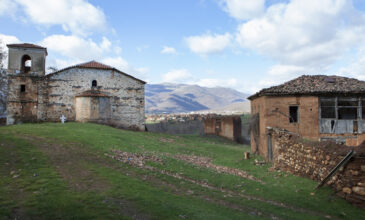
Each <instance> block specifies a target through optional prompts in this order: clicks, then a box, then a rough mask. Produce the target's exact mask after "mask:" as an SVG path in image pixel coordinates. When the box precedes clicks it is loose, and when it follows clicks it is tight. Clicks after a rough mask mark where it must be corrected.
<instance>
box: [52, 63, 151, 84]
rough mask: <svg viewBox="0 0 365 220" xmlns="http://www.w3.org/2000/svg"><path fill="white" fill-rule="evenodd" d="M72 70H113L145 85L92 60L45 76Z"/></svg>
mask: <svg viewBox="0 0 365 220" xmlns="http://www.w3.org/2000/svg"><path fill="white" fill-rule="evenodd" d="M72 68H86V69H103V70H114V71H116V72H118V73H120V74H123V75H126V76H128V77H131V78H132V79H135V80H137V81H140V82H141V83H143V84H146V82H145V81H143V80H140V79H137V78H135V77H133V76H131V75H129V74H126V73H124V72H122V71H120V70H118V69H116V68H114V67H111V66H108V65H105V64H102V63H99V62H96V61H94V60H93V61H90V62H86V63H81V64H77V65H73V66H69V67H66V68H64V69H61V70H58V71H56V72H53V73H50V74H48V75H47V76H52V75H54V74H58V73H60V72H62V71H65V70H68V69H72Z"/></svg>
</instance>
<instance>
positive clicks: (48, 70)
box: [47, 66, 58, 73]
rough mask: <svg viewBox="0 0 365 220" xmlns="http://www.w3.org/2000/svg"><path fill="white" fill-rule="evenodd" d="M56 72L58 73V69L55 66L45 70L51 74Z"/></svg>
mask: <svg viewBox="0 0 365 220" xmlns="http://www.w3.org/2000/svg"><path fill="white" fill-rule="evenodd" d="M57 71H58V68H57V67H55V66H50V67H48V68H47V72H48V73H53V72H57Z"/></svg>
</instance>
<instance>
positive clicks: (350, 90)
mask: <svg viewBox="0 0 365 220" xmlns="http://www.w3.org/2000/svg"><path fill="white" fill-rule="evenodd" d="M326 94H364V95H365V81H361V80H358V79H354V78H348V77H342V76H326V75H303V76H300V77H298V78H296V79H293V80H290V81H288V82H286V83H283V84H281V85H278V86H273V87H270V88H266V89H262V90H261V91H259V92H257V93H256V94H254V95H252V96H250V97H248V99H250V100H252V99H255V98H258V97H260V96H284V95H326Z"/></svg>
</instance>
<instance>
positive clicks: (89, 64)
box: [74, 60, 114, 70]
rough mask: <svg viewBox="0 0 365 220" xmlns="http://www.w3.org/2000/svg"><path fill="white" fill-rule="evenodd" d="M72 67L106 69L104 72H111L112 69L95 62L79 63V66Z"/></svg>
mask: <svg viewBox="0 0 365 220" xmlns="http://www.w3.org/2000/svg"><path fill="white" fill-rule="evenodd" d="M74 67H81V68H94V69H106V70H112V69H114V68H113V67H111V66H108V65H105V64H102V63H99V62H96V61H94V60H93V61H90V62H87V63H81V64H77V65H75V66H74Z"/></svg>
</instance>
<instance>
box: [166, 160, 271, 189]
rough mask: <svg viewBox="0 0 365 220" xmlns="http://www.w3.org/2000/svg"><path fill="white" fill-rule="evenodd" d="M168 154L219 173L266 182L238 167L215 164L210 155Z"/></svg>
mask: <svg viewBox="0 0 365 220" xmlns="http://www.w3.org/2000/svg"><path fill="white" fill-rule="evenodd" d="M167 155H168V156H170V157H173V158H175V159H178V160H182V161H185V162H188V163H192V164H194V165H197V166H201V167H205V168H209V169H214V170H216V171H217V172H218V173H227V174H232V175H235V176H240V177H243V178H246V179H250V180H253V181H256V182H259V183H262V184H265V183H264V182H263V181H262V180H260V179H257V178H256V177H254V176H252V175H249V174H248V173H247V172H246V171H243V170H240V169H236V168H230V167H225V166H219V165H215V164H213V163H212V159H211V158H208V157H199V156H195V155H185V154H176V155H171V154H167Z"/></svg>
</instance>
